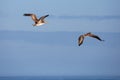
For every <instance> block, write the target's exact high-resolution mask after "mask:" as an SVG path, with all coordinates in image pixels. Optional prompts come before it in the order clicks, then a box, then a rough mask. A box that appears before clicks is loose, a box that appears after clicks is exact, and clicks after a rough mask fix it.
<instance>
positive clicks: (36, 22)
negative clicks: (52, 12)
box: [24, 14, 49, 26]
mask: <svg viewBox="0 0 120 80" xmlns="http://www.w3.org/2000/svg"><path fill="white" fill-rule="evenodd" d="M24 16H31V18H32V20H33V21H34V22H35V24H33V26H40V25H43V24H45V23H46V22H45V21H44V18H46V17H48V16H49V15H45V16H42V17H40V18H39V19H37V17H36V15H35V14H24Z"/></svg>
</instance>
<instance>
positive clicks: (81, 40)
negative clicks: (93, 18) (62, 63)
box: [78, 32, 104, 46]
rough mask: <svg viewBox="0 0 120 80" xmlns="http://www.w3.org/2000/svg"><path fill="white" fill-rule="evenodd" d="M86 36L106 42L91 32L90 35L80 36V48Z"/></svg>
mask: <svg viewBox="0 0 120 80" xmlns="http://www.w3.org/2000/svg"><path fill="white" fill-rule="evenodd" d="M86 36H89V37H92V38H96V39H98V40H99V41H104V40H102V39H101V38H100V37H98V36H97V35H94V34H92V33H91V32H89V33H86V34H83V35H80V36H79V38H78V45H79V46H80V45H81V44H82V43H83V41H84V38H85V37H86Z"/></svg>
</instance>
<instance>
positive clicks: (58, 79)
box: [0, 76, 120, 80]
mask: <svg viewBox="0 0 120 80" xmlns="http://www.w3.org/2000/svg"><path fill="white" fill-rule="evenodd" d="M0 80H120V76H113V77H111V76H109V77H108V76H107V77H97V76H86V77H85V76H84V77H83V76H81V77H80V76H64V77H63V76H41V77H40V76H39V77H38V76H37V77H22V76H21V77H0Z"/></svg>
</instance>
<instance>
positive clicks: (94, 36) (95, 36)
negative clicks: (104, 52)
mask: <svg viewBox="0 0 120 80" xmlns="http://www.w3.org/2000/svg"><path fill="white" fill-rule="evenodd" d="M88 36H90V37H93V38H96V39H98V40H99V41H104V40H102V39H101V38H100V37H98V36H97V35H94V34H89V35H88Z"/></svg>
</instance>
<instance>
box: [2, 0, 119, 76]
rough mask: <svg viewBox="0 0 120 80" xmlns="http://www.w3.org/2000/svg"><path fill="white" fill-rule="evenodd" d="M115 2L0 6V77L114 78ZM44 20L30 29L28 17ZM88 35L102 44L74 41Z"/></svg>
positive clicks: (8, 2)
mask: <svg viewBox="0 0 120 80" xmlns="http://www.w3.org/2000/svg"><path fill="white" fill-rule="evenodd" d="M119 4H120V0H76V1H73V0H69V1H68V0H59V1H57V0H34V1H23V0H1V2H0V17H1V18H0V22H1V24H0V33H1V34H0V44H1V45H0V65H1V66H0V76H21V75H23V76H25V75H27V76H41V75H60V76H61V75H78V76H81V75H112V76H114V75H120V64H119V63H120V58H119V57H120V46H119V44H120V42H119V41H120V27H119V26H120V9H119V8H120V5H119ZM24 13H35V14H36V15H37V16H38V17H40V16H42V15H46V14H49V15H50V16H49V17H47V18H46V21H47V22H48V23H47V24H45V25H43V26H41V27H33V26H32V24H33V21H32V20H31V18H30V17H24V16H23V14H24ZM86 32H93V33H95V34H97V35H99V36H100V37H101V38H102V39H104V40H105V42H99V41H97V40H96V39H92V38H88V37H87V38H86V39H85V41H84V43H83V45H82V46H80V47H79V46H78V44H77V39H78V37H79V35H81V34H84V33H86Z"/></svg>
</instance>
